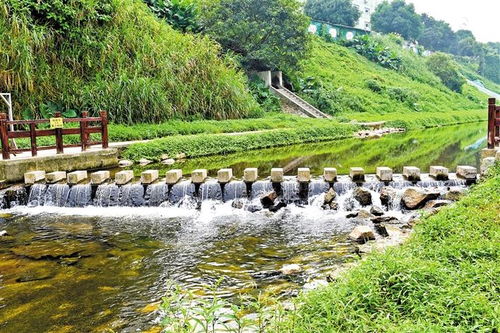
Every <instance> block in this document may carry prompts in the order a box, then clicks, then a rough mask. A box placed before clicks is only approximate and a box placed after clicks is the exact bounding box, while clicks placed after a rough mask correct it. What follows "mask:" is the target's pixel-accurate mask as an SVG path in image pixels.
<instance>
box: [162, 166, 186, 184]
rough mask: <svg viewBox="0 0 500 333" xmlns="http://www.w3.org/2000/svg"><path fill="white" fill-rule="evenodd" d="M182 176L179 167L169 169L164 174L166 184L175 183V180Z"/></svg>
mask: <svg viewBox="0 0 500 333" xmlns="http://www.w3.org/2000/svg"><path fill="white" fill-rule="evenodd" d="M181 178H182V170H180V169H174V170H170V171H168V172H167V174H166V177H165V179H166V183H167V184H168V185H174V184H177V182H178V181H179V180H180V179H181Z"/></svg>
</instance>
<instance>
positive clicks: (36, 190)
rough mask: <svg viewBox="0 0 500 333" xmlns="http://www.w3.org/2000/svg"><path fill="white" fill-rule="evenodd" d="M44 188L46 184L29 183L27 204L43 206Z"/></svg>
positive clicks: (45, 188)
mask: <svg viewBox="0 0 500 333" xmlns="http://www.w3.org/2000/svg"><path fill="white" fill-rule="evenodd" d="M46 190H47V185H45V184H33V185H31V188H30V194H29V197H28V206H30V207H36V206H43V203H44V199H45V191H46Z"/></svg>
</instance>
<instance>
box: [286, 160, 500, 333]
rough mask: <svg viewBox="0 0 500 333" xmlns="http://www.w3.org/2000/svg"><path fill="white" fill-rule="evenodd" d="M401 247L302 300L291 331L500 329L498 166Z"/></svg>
mask: <svg viewBox="0 0 500 333" xmlns="http://www.w3.org/2000/svg"><path fill="white" fill-rule="evenodd" d="M492 174H493V175H492V176H491V178H489V179H488V180H486V181H484V182H483V183H481V184H480V185H477V186H476V187H475V188H473V189H472V190H471V193H470V194H469V195H468V196H467V197H466V198H464V199H463V200H462V201H460V202H459V203H457V204H455V205H453V206H451V207H448V208H445V209H443V210H442V211H441V212H440V213H438V214H437V215H434V216H431V217H428V218H424V219H423V220H422V221H421V222H420V223H419V224H418V225H417V226H416V228H415V233H414V234H413V236H412V238H411V239H410V240H409V241H408V242H407V243H406V244H405V245H403V246H401V247H398V248H393V249H389V250H387V251H386V252H385V253H383V254H377V255H373V256H371V257H369V258H368V259H367V260H366V261H364V262H362V263H361V264H360V265H359V266H358V267H356V268H354V269H352V270H351V271H350V272H348V273H347V274H346V275H345V276H343V277H342V278H341V279H340V280H339V281H338V282H336V283H333V284H330V285H329V286H328V287H325V288H323V289H321V290H318V291H314V292H311V293H308V294H306V295H304V296H302V297H301V298H300V302H301V303H302V305H301V306H300V307H299V309H298V310H297V311H296V312H292V313H291V314H289V317H288V318H285V320H280V323H281V324H280V326H281V327H280V331H293V332H367V331H371V332H450V331H453V332H495V331H497V330H498V328H499V327H500V320H499V318H500V317H499V316H500V310H499V309H500V302H499V281H500V268H499V266H498V262H499V260H500V258H499V257H500V219H499V216H500V166H498V165H497V167H496V168H495V169H494V170H492Z"/></svg>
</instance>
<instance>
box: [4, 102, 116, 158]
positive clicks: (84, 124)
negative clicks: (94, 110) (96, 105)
mask: <svg viewBox="0 0 500 333" xmlns="http://www.w3.org/2000/svg"><path fill="white" fill-rule="evenodd" d="M55 118H61V113H60V112H56V113H55ZM62 121H63V123H78V124H79V125H80V126H79V127H73V128H51V129H37V128H36V126H37V125H39V124H48V123H50V119H34V120H7V114H5V113H0V139H1V143H2V157H3V159H4V160H8V159H10V155H11V154H16V153H20V152H25V151H31V156H37V153H38V151H40V150H49V149H56V151H57V154H63V153H64V148H69V147H81V149H82V151H85V150H87V148H88V147H89V146H91V145H96V144H102V148H108V113H107V112H106V111H100V112H99V117H88V112H87V111H83V112H82V117H80V118H63V119H62ZM89 123H100V125H98V126H89ZM14 125H17V126H29V130H13V128H14ZM93 133H100V134H101V141H100V142H92V141H90V139H89V138H90V134H93ZM64 135H80V143H78V144H68V145H65V144H64V141H63V136H64ZM44 136H55V137H56V145H55V146H41V147H39V146H38V145H37V138H39V137H44ZM16 138H30V142H31V145H30V146H31V147H30V148H29V149H28V148H26V149H17V148H11V147H10V145H9V139H16Z"/></svg>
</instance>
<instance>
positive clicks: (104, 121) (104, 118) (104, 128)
mask: <svg viewBox="0 0 500 333" xmlns="http://www.w3.org/2000/svg"><path fill="white" fill-rule="evenodd" d="M99 113H100V115H101V135H102V140H101V141H102V148H104V149H106V148H108V143H109V142H108V113H107V112H106V111H101V112H99Z"/></svg>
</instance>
